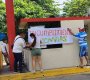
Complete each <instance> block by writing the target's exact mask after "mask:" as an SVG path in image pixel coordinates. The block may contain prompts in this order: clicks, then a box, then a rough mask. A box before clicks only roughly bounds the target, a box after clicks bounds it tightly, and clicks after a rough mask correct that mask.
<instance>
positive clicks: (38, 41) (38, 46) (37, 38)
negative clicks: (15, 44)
mask: <svg viewBox="0 0 90 80" xmlns="http://www.w3.org/2000/svg"><path fill="white" fill-rule="evenodd" d="M33 41H34V39H33V38H31V39H30V41H29V43H33ZM34 48H41V47H40V38H39V37H36V45H35V46H34Z"/></svg>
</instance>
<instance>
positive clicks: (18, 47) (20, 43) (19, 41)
mask: <svg viewBox="0 0 90 80" xmlns="http://www.w3.org/2000/svg"><path fill="white" fill-rule="evenodd" d="M25 46H26V44H25V40H24V39H23V38H21V37H20V36H19V35H17V36H16V38H15V40H14V46H13V53H22V52H23V48H24V47H25Z"/></svg>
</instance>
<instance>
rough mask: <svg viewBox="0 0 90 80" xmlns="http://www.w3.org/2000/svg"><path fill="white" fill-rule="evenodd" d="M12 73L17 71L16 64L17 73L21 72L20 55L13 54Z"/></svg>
mask: <svg viewBox="0 0 90 80" xmlns="http://www.w3.org/2000/svg"><path fill="white" fill-rule="evenodd" d="M14 58H15V60H14V71H15V72H17V71H18V64H19V71H20V72H22V53H14Z"/></svg>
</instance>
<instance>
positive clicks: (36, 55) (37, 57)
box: [30, 33, 43, 73]
mask: <svg viewBox="0 0 90 80" xmlns="http://www.w3.org/2000/svg"><path fill="white" fill-rule="evenodd" d="M30 37H31V42H30V43H31V55H32V69H33V70H32V72H33V73H35V66H36V61H37V62H38V64H39V66H40V71H41V72H42V71H43V69H42V60H41V47H40V39H39V37H36V36H35V34H34V33H31V34H30Z"/></svg>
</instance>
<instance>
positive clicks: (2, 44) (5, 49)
mask: <svg viewBox="0 0 90 80" xmlns="http://www.w3.org/2000/svg"><path fill="white" fill-rule="evenodd" d="M1 51H2V52H3V53H7V51H8V50H7V44H6V43H4V42H2V43H1Z"/></svg>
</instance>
